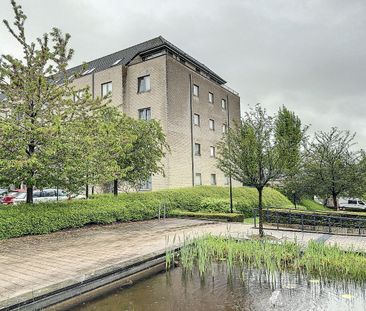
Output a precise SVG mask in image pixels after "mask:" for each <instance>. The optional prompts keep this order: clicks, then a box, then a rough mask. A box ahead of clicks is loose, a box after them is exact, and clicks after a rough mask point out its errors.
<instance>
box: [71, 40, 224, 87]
mask: <svg viewBox="0 0 366 311" xmlns="http://www.w3.org/2000/svg"><path fill="white" fill-rule="evenodd" d="M162 48H167V49H168V50H171V51H172V52H175V53H176V54H178V55H179V56H180V57H181V58H183V59H185V60H187V61H190V62H191V63H193V64H194V65H195V66H197V67H198V68H200V70H202V71H203V72H206V73H207V74H209V75H210V76H211V77H212V78H213V79H214V80H215V81H217V82H218V83H220V84H224V83H226V81H225V80H224V79H222V78H221V77H220V76H219V75H217V74H216V73H214V72H213V71H212V70H210V69H209V68H208V67H207V66H205V65H204V64H202V63H200V62H199V61H197V60H196V59H194V58H193V57H191V56H190V55H188V54H186V53H185V52H183V51H182V50H181V49H179V48H178V47H176V46H175V45H174V44H172V43H170V42H169V41H168V40H166V39H164V38H163V37H161V36H159V37H157V38H154V39H151V40H148V41H145V42H142V43H140V44H137V45H134V46H131V47H129V48H127V49H124V50H121V51H118V52H115V53H113V54H109V55H106V56H104V57H101V58H98V59H95V60H92V61H90V62H87V63H86V67H87V68H88V69H93V68H95V69H94V72H98V71H102V70H105V69H107V68H110V67H112V66H113V64H115V62H117V61H118V60H121V61H120V62H118V64H115V65H128V64H129V62H130V61H131V60H132V59H133V58H135V57H136V56H137V55H140V54H143V55H145V54H147V53H150V52H153V51H155V50H159V49H162ZM84 66H85V65H84ZM82 69H83V65H79V66H76V67H73V68H70V69H68V75H72V74H73V73H74V72H80V71H81V70H82Z"/></svg>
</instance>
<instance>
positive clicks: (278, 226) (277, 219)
mask: <svg viewBox="0 0 366 311" xmlns="http://www.w3.org/2000/svg"><path fill="white" fill-rule="evenodd" d="M276 216H277V217H276V221H277V230H278V229H280V224H279V213H278V211H276Z"/></svg>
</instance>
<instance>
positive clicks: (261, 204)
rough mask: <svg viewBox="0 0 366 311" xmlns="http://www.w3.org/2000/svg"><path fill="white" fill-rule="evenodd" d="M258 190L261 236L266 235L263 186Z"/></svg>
mask: <svg viewBox="0 0 366 311" xmlns="http://www.w3.org/2000/svg"><path fill="white" fill-rule="evenodd" d="M257 190H258V215H259V221H258V223H259V236H260V237H261V238H263V237H264V231H263V188H257Z"/></svg>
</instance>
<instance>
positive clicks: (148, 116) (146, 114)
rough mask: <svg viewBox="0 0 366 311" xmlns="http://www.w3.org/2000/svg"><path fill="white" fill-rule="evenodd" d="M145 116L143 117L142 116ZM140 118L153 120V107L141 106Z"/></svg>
mask: <svg viewBox="0 0 366 311" xmlns="http://www.w3.org/2000/svg"><path fill="white" fill-rule="evenodd" d="M141 116H143V117H141ZM138 117H139V120H145V121H149V120H151V107H146V108H141V109H139V110H138Z"/></svg>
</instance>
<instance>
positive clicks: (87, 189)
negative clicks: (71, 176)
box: [85, 184, 89, 199]
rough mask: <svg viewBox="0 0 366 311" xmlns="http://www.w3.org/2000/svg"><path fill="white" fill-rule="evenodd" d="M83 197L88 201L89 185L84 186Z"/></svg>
mask: <svg viewBox="0 0 366 311" xmlns="http://www.w3.org/2000/svg"><path fill="white" fill-rule="evenodd" d="M85 197H86V198H87V199H89V185H88V184H86V185H85Z"/></svg>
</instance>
